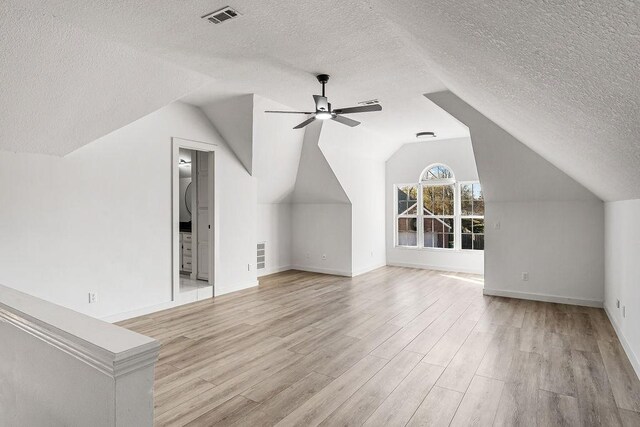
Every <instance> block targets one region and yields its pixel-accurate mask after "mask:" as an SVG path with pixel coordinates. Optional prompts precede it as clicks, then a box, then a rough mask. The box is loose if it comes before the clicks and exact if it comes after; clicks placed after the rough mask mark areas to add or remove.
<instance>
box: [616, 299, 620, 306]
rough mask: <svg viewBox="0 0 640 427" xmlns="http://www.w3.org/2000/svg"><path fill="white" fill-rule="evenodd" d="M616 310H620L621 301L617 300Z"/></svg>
mask: <svg viewBox="0 0 640 427" xmlns="http://www.w3.org/2000/svg"><path fill="white" fill-rule="evenodd" d="M616 308H620V300H619V299H617V300H616Z"/></svg>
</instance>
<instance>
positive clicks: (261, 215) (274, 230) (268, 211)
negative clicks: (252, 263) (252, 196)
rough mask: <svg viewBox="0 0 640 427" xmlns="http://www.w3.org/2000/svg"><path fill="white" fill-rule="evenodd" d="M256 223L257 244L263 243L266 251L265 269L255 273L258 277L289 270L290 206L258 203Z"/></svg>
mask: <svg viewBox="0 0 640 427" xmlns="http://www.w3.org/2000/svg"><path fill="white" fill-rule="evenodd" d="M257 221H258V226H257V238H258V240H257V242H258V243H261V242H265V243H266V250H267V254H266V259H265V268H264V270H258V271H257V273H258V276H264V275H266V274H272V273H277V272H279V271H284V270H288V269H289V268H291V228H292V222H291V221H292V214H291V204H289V203H259V204H258V212H257Z"/></svg>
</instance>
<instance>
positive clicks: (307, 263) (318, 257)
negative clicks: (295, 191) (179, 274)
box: [291, 203, 353, 276]
mask: <svg viewBox="0 0 640 427" xmlns="http://www.w3.org/2000/svg"><path fill="white" fill-rule="evenodd" d="M291 209H292V211H291V214H292V225H293V227H292V232H291V233H292V243H291V253H292V263H293V268H296V269H300V270H305V271H316V272H319V273H328V274H338V275H343V276H351V274H352V271H353V270H352V258H351V205H348V204H343V203H336V204H331V203H318V204H314V203H294V204H292V205H291ZM323 255H326V258H325V259H323Z"/></svg>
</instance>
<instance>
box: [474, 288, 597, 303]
mask: <svg viewBox="0 0 640 427" xmlns="http://www.w3.org/2000/svg"><path fill="white" fill-rule="evenodd" d="M482 293H483V294H484V295H491V296H495V297H508V298H518V299H527V300H533V301H543V302H555V303H558V304H569V305H581V306H584V307H597V308H602V306H603V302H602V301H598V300H591V299H581V298H571V297H563V296H559V295H549V294H535V293H530V292H518V291H504V290H499V289H487V288H484V289H483V290H482Z"/></svg>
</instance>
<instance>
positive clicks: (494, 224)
mask: <svg viewBox="0 0 640 427" xmlns="http://www.w3.org/2000/svg"><path fill="white" fill-rule="evenodd" d="M493 229H494V230H500V221H496V222H494V223H493Z"/></svg>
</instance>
